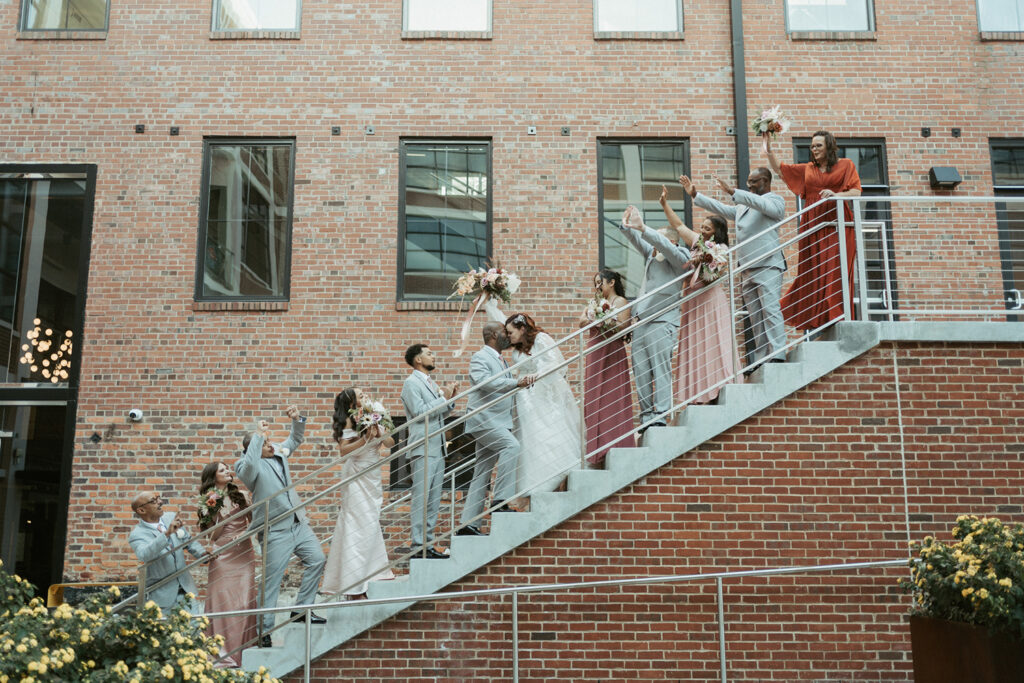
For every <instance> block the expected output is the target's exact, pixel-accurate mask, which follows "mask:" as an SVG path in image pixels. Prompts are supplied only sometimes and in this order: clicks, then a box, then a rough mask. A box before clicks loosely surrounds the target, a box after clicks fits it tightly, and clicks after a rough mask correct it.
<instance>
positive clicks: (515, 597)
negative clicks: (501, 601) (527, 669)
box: [512, 591, 519, 683]
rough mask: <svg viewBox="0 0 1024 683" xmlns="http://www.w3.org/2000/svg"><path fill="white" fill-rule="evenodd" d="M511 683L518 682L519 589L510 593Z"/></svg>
mask: <svg viewBox="0 0 1024 683" xmlns="http://www.w3.org/2000/svg"><path fill="white" fill-rule="evenodd" d="M512 683H519V591H514V592H513V593H512Z"/></svg>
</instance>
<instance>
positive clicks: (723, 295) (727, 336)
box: [660, 186, 743, 405]
mask: <svg viewBox="0 0 1024 683" xmlns="http://www.w3.org/2000/svg"><path fill="white" fill-rule="evenodd" d="M660 202H661V208H662V209H663V210H664V211H665V215H666V216H667V217H668V222H669V224H670V225H671V226H672V227H674V228H675V229H676V230H677V231H678V232H679V238H680V239H681V240H682V241H683V242H684V243H685V244H686V246H687V247H688V248H690V249H692V248H693V245H694V244H696V243H697V240H698V239H700V238H701V237H703V238H704V240H705V241H714V242H715V243H716V244H724V245H727V244H729V224H728V223H726V221H725V219H724V218H722V217H721V216H708V217H707V218H705V219H704V220H703V222H702V223H701V226H700V232H694V231H693V230H691V229H690V228H688V227H686V226H685V225H683V221H682V220H680V218H679V217H678V216H677V215H676V213H675V211H673V210H672V207H670V206H669V205H668V190H667V189H666V188H665V187H664V186H662V188H661V199H660ZM695 291H700V293H699V294H697V295H696V296H693V297H692V298H690V299H688V300H687V301H684V302H683V315H682V320H681V322H680V325H679V375H678V377H677V378H676V394H675V403H676V404H677V405H678V404H681V403H710V402H711V401H714V400H715V399H716V398H718V392H719V391H720V390H721V388H722V386H723V383H724V382H726V381H732V382H735V383H738V384H742V383H743V375H742V374H740V373H739V372H738V371H739V368H740V361H739V356H738V355H737V353H736V345H735V344H733V341H734V337H735V334H736V332H735V328H734V327H733V321H732V316H731V312H730V310H729V289H728V286H727V285H726V283H724V282H721V281H720V282H718V283H715V284H713V285H710V284H707V283H705V282H704V281H702V280H701V279H700V278H697V281H696V282H694V283H693V284H692V285H690V286H689V287H687V288H686V289H685V290H684V291H683V294H684V295H690V294H692V293H693V292H695ZM716 385H717V386H716Z"/></svg>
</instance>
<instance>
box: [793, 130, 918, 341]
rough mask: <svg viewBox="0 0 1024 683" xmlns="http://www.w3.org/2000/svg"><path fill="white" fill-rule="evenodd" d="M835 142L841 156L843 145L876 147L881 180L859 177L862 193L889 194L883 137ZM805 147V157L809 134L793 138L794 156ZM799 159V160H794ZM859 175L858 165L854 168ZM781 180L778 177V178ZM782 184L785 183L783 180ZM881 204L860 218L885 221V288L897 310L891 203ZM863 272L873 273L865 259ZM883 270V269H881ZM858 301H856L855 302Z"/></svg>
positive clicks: (896, 317)
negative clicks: (867, 181) (878, 212)
mask: <svg viewBox="0 0 1024 683" xmlns="http://www.w3.org/2000/svg"><path fill="white" fill-rule="evenodd" d="M836 146H837V147H839V157H840V158H844V154H843V152H844V149H843V148H844V147H876V148H877V149H878V159H879V166H880V167H881V172H882V180H884V181H885V182H884V183H881V184H878V183H872V184H865V183H864V179H863V178H861V197H888V196H890V195H891V192H890V189H891V185H890V180H889V157H888V152H887V150H886V146H885V138H836ZM798 149H804V150H806V151H807V159H808V160H810V149H811V137H810V136H809V137H799V138H793V159H794V161H796V160H797V158H798V157H797V150H798ZM797 163H800V162H797ZM857 173H858V175H859V174H860V169H857ZM779 180H780V182H781V178H780V179H779ZM783 184H784V183H783ZM879 203H880V204H881V205H882V207H881V215H880V216H878V217H874V218H864V217H863V216H862V217H861V220H866V221H882V222H883V223H884V225H885V252H886V253H885V258H886V260H887V261H888V266H889V283H888V289H889V293H890V295H891V297H892V301H890V302H889V306H890V308H891V309H892V310H897V308H898V304H899V278H898V277H897V275H898V274H897V272H896V245H895V243H894V226H893V223H892V206H891V203H890V202H888V201H884V202H879ZM803 208H804V207H803V201H802V200H801V199H800V198H799V197H797V211H800V210H802V209H803ZM880 267H881V266H880ZM864 272H865V273H868V274H870V273H872V272H873V271H872V269H871V267H870V266H869V264H868V263H865V264H864ZM881 272H883V273H884V270H883V271H881ZM854 298H855V299H857V298H859V293H857V292H855V294H854ZM858 303H859V302H858ZM869 319H870V320H892V321H896V320H899V315H897V314H896V313H893V314H891V315H889V314H880V313H876V314H873V315H872V316H870V317H869Z"/></svg>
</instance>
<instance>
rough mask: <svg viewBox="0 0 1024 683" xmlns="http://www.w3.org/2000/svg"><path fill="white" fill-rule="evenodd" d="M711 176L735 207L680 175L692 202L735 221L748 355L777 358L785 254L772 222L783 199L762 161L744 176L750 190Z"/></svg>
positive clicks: (755, 359) (781, 341)
mask: <svg viewBox="0 0 1024 683" xmlns="http://www.w3.org/2000/svg"><path fill="white" fill-rule="evenodd" d="M715 180H717V181H718V186H719V187H720V188H722V191H723V192H725V193H726V194H728V195H729V196H730V197H732V201H733V203H734V204H735V206H727V205H725V204H722V203H721V202H718V201H715V200H714V199H712V198H711V197H708V196H705V195H703V194H701V193H700V192H698V191H697V188H696V187H694V185H693V182H692V181H691V180H690V179H689V178H687V177H686V176H680V178H679V182H680V183H682V185H683V189H684V190H686V192H688V193H689V195H690V197H692V198H693V203H694V204H695V205H696V206H699V207H701V208H702V209H706V210H708V211H710V212H712V213H716V214H718V215H719V216H721V217H722V218H725V219H726V220H732V221H734V222H735V223H736V241H737V249H736V255H737V259H738V261H739V265H740V266H741V267H742V269H743V270H742V271H741V272H742V275H741V279H740V292H741V295H742V296H743V305H744V306H746V308H747V315H748V320H749V323H750V332H751V334H752V335H753V338H754V351H753V353H752V354H750V360H751V363H752V364H758V363H762V362H764V361H767V360H772V361H781V360H783V359H782V358H779V357H777V356H776V354H778V353H780V352H781V351H782V350H783V349H784V348H785V346H786V326H785V324H784V323H783V321H782V308H781V307H780V305H779V299H780V298H781V297H782V274H783V273H784V272H785V271H786V259H785V257H783V255H782V250H781V249H779V229H778V225H776V224H777V223H778V222H779V221H781V220H782V219H783V218H784V217H785V216H786V200H785V199H783V198H782V197H780V196H779V195H777V194H775V193H774V192H772V191H771V189H772V172H771V171H769V170H768V169H767V168H764V167H763V166H762V167H760V168H755V169H754V170H753V171H751V172H750V175H749V176H747V187H748V188H750V190H749V191H746V190H740V189H738V188H735V187H732V186H731V185H729V184H728V183H726V182H725V181H724V180H722V179H721V178H715ZM747 240H749V241H747Z"/></svg>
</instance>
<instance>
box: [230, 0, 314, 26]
mask: <svg viewBox="0 0 1024 683" xmlns="http://www.w3.org/2000/svg"><path fill="white" fill-rule="evenodd" d="M301 11H302V2H301V0H213V30H214V31H298V30H299V14H300V12H301Z"/></svg>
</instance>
